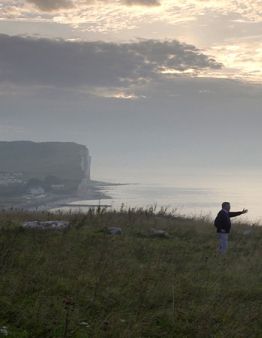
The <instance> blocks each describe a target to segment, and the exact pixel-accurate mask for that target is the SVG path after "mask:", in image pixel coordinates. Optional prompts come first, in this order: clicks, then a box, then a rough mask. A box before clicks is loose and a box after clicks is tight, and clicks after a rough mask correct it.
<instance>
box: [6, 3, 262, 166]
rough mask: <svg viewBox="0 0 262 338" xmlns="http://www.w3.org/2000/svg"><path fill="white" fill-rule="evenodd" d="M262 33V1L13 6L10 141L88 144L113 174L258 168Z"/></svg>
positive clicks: (9, 23) (9, 18)
mask: <svg viewBox="0 0 262 338" xmlns="http://www.w3.org/2000/svg"><path fill="white" fill-rule="evenodd" d="M261 32H262V1H261V0H257V1H251V0H241V1H235V0H234V1H233V0H232V1H230V0H210V1H209V0H111V1H110V0H79V1H77V0H76V1H74V0H27V1H15V0H10V1H1V3H0V119H1V120H0V130H1V140H8V141H11V140H17V139H28V140H32V141H38V142H39V141H73V142H77V143H82V144H86V145H87V147H88V148H89V149H90V152H91V154H92V155H93V157H94V167H96V166H97V168H98V167H99V168H101V166H104V168H105V170H107V169H106V168H109V167H110V168H111V167H112V168H113V167H114V166H117V167H118V168H121V167H123V168H126V167H130V166H136V167H145V166H151V167H152V166H161V165H162V166H163V167H166V168H170V170H172V168H173V167H174V166H177V165H178V164H179V165H180V166H182V167H207V166H210V167H212V168H215V167H217V166H221V167H227V166H248V165H250V166H255V167H258V166H260V165H261V164H262V160H261V159H260V158H262V156H261V155H260V151H261V150H262V146H261V145H260V143H261V142H260V128H259V126H260V125H261V123H262V114H261V113H260V107H261V106H262V95H261V94H262V91H261V89H262V88H261V85H262V64H261V63H262V34H261ZM155 154H158V158H159V161H157V164H156V162H155V156H156V155H155ZM243 154H245V160H243ZM130 155H131V156H130ZM223 155H224V156H223ZM131 158H132V160H131Z"/></svg>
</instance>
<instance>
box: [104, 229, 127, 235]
mask: <svg viewBox="0 0 262 338" xmlns="http://www.w3.org/2000/svg"><path fill="white" fill-rule="evenodd" d="M107 231H108V232H110V233H111V234H113V235H122V234H123V232H122V229H121V228H117V227H111V228H107Z"/></svg>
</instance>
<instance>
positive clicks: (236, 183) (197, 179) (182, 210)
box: [60, 172, 262, 224]
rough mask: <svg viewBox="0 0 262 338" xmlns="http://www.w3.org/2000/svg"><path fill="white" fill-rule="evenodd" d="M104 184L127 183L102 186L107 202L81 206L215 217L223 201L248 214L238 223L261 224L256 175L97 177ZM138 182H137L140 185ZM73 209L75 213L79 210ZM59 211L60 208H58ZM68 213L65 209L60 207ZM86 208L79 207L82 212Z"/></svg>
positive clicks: (261, 178) (261, 184)
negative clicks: (105, 206) (246, 210)
mask: <svg viewBox="0 0 262 338" xmlns="http://www.w3.org/2000/svg"><path fill="white" fill-rule="evenodd" d="M96 179H97V180H102V181H105V182H112V183H130V184H127V185H116V186H110V187H104V188H103V191H104V192H105V193H106V194H107V195H109V196H111V197H112V199H110V200H108V199H107V200H100V201H98V200H92V201H90V200H88V201H81V202H79V203H81V204H87V205H90V204H94V205H97V204H99V203H100V204H107V205H111V207H112V208H113V209H116V210H118V209H119V208H120V207H121V205H122V204H124V206H125V207H126V208H129V207H131V208H132V207H136V208H140V207H143V208H146V207H150V206H157V209H159V208H161V207H168V209H169V210H170V211H171V210H172V209H173V210H176V213H177V214H180V215H190V216H192V215H193V216H200V215H207V216H210V217H212V218H213V217H214V216H215V215H216V214H217V212H218V211H219V210H220V208H221V203H222V202H223V201H229V202H230V203H231V206H232V211H238V210H242V209H243V208H247V209H248V210H249V212H248V214H246V215H243V216H240V217H239V218H238V219H239V220H247V221H248V222H255V223H259V224H260V223H261V220H262V207H261V205H262V175H261V174H260V173H259V172H253V173H252V172H249V173H247V172H241V173H238V174H237V175H236V173H227V174H224V173H223V174H221V173H217V174H211V175H210V174H209V175H207V174H205V175H204V174H198V175H175V176H174V177H172V176H165V177H161V179H160V178H159V177H158V178H156V177H150V176H149V175H148V176H144V177H141V176H136V175H133V176H129V177H128V178H126V179H125V178H122V179H121V180H119V179H117V178H116V177H102V178H96ZM139 181H140V182H139ZM74 204H78V203H77V202H75V203H72V208H71V209H72V210H73V211H77V210H79V207H74ZM60 209H62V208H60ZM63 209H65V210H68V208H63ZM88 209H89V207H86V208H85V207H81V211H86V210H88Z"/></svg>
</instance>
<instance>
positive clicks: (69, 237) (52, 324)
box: [0, 208, 262, 338]
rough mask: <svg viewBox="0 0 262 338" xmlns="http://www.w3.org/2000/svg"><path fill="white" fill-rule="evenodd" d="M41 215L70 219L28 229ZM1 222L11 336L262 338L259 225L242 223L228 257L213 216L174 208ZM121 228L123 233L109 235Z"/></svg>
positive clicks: (1, 282) (0, 260)
mask: <svg viewBox="0 0 262 338" xmlns="http://www.w3.org/2000/svg"><path fill="white" fill-rule="evenodd" d="M35 219H38V220H52V219H63V220H68V221H70V224H71V225H70V227H69V228H68V229H65V230H39V229H38V230H37V229H24V228H22V227H21V223H22V222H23V221H30V220H35ZM1 226H2V228H3V230H2V231H1V232H0V293H1V297H0V329H1V328H2V327H3V326H5V327H7V329H6V330H7V332H8V337H15V338H18V337H24V338H25V337H30V338H34V337H37V338H39V337H44V338H48V337H50V338H51V337H112V338H116V337H123V338H128V337H129V338H131V337H132V338H138V337H150V338H153V337H179V338H180V337H221V338H222V337H227V338H228V337H232V338H235V337H261V336H262V318H261V306H262V298H261V292H262V258H261V257H262V228H261V227H259V226H255V225H253V226H251V225H248V224H240V223H234V224H233V230H232V233H231V234H230V239H229V251H228V254H227V255H225V256H223V257H222V256H220V255H219V254H218V239H217V237H216V233H215V231H216V229H215V227H214V225H213V222H212V220H209V219H208V217H182V216H179V215H176V213H175V212H170V213H169V212H168V211H167V210H165V209H162V210H161V211H160V212H156V211H155V210H154V208H149V209H147V210H143V209H132V210H125V208H122V209H121V210H120V211H118V212H116V211H106V210H104V209H102V210H101V209H98V210H90V211H89V212H88V213H86V214H83V213H74V214H73V213H70V212H69V213H68V214H61V213H56V214H51V213H48V212H43V213H23V212H17V213H9V212H5V211H4V210H2V212H1ZM112 226H115V227H121V228H122V231H123V235H110V234H108V233H107V231H106V228H109V227H112ZM150 227H153V228H154V229H163V230H165V231H167V232H168V233H169V235H170V237H169V238H165V237H163V238H161V237H154V236H153V235H152V234H151V233H150V230H149V229H150ZM245 229H246V230H247V229H248V230H251V231H252V233H251V234H250V235H245V234H243V233H241V232H240V230H245ZM1 334H2V333H1V332H0V337H1ZM2 336H4V334H2Z"/></svg>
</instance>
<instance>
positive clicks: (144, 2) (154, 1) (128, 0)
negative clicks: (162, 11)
mask: <svg viewBox="0 0 262 338" xmlns="http://www.w3.org/2000/svg"><path fill="white" fill-rule="evenodd" d="M123 3H124V4H125V5H128V6H132V5H139V6H149V7H151V6H160V5H161V3H160V1H158V0H123Z"/></svg>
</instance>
